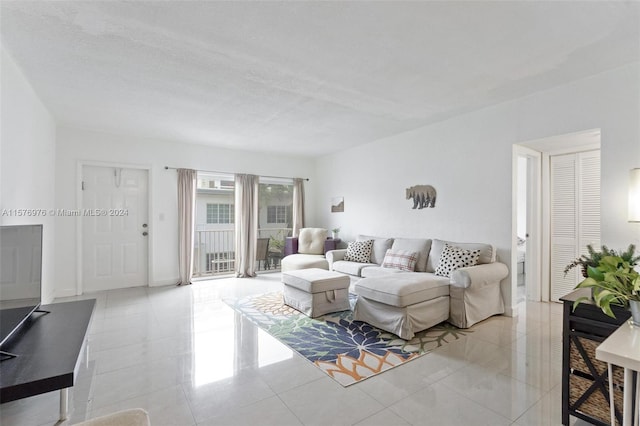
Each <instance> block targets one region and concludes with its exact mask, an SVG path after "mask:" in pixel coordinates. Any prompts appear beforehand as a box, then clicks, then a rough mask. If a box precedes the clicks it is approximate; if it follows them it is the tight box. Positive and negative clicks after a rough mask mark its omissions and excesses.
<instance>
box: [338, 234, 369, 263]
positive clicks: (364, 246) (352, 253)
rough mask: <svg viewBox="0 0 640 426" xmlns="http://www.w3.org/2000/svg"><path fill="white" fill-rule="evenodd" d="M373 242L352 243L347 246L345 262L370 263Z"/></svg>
mask: <svg viewBox="0 0 640 426" xmlns="http://www.w3.org/2000/svg"><path fill="white" fill-rule="evenodd" d="M372 247H373V240H367V241H352V242H350V243H349V244H348V245H347V252H346V253H345V254H344V260H348V261H349V262H359V263H369V262H370V259H371V248H372Z"/></svg>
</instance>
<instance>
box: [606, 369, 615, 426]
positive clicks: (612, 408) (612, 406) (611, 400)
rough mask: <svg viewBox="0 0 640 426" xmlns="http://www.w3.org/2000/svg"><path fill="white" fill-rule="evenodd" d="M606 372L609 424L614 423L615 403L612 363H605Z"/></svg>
mask: <svg viewBox="0 0 640 426" xmlns="http://www.w3.org/2000/svg"><path fill="white" fill-rule="evenodd" d="M607 374H608V375H609V411H610V412H611V424H612V425H615V424H616V403H615V394H614V387H613V365H612V364H611V363H609V362H608V363H607Z"/></svg>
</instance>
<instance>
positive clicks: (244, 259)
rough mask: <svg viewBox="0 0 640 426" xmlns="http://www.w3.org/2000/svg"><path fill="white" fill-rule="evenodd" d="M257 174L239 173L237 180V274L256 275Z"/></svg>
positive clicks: (241, 276) (238, 275) (243, 275)
mask: <svg viewBox="0 0 640 426" xmlns="http://www.w3.org/2000/svg"><path fill="white" fill-rule="evenodd" d="M259 180H260V178H259V177H258V176H255V175H245V174H237V175H236V178H235V181H236V194H235V195H236V205H235V211H236V212H235V222H236V226H235V228H236V254H235V260H236V276H237V277H240V278H246V277H255V276H256V241H257V239H258V183H259Z"/></svg>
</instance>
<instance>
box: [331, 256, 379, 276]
mask: <svg viewBox="0 0 640 426" xmlns="http://www.w3.org/2000/svg"><path fill="white" fill-rule="evenodd" d="M367 266H378V265H376V264H375V263H360V262H349V261H347V260H338V261H335V262H333V265H331V268H332V269H333V270H334V271H336V272H341V273H343V274H349V275H354V276H356V277H359V276H360V273H361V271H362V269H363V268H365V267H367Z"/></svg>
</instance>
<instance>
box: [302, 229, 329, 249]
mask: <svg viewBox="0 0 640 426" xmlns="http://www.w3.org/2000/svg"><path fill="white" fill-rule="evenodd" d="M328 232H329V231H327V230H326V229H323V228H302V229H301V230H300V234H299V235H298V253H300V254H324V242H325V240H326V239H327V234H328Z"/></svg>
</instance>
